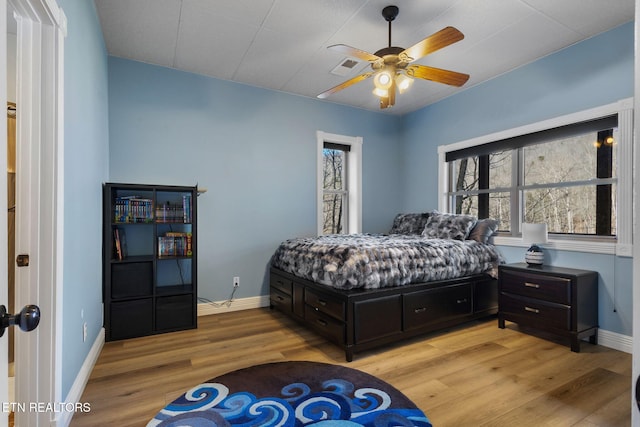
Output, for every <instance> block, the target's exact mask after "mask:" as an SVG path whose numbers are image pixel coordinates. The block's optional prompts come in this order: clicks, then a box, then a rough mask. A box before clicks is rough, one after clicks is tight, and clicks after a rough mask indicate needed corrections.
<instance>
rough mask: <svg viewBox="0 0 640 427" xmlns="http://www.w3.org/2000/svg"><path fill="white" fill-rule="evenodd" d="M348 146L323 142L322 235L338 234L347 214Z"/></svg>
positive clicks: (346, 222)
mask: <svg viewBox="0 0 640 427" xmlns="http://www.w3.org/2000/svg"><path fill="white" fill-rule="evenodd" d="M349 148H350V147H349V146H348V145H342V144H332V143H328V142H325V144H324V149H323V150H322V165H323V168H322V191H323V194H322V216H323V219H322V233H323V234H340V233H343V232H344V231H345V229H346V227H345V226H346V225H347V224H348V221H347V220H346V218H348V213H349V209H348V208H349V189H348V186H347V166H348V164H347V156H348V154H349Z"/></svg>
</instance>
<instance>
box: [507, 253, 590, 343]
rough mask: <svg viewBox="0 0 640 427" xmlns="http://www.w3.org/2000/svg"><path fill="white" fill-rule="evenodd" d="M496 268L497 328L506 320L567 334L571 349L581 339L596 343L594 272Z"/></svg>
mask: <svg viewBox="0 0 640 427" xmlns="http://www.w3.org/2000/svg"><path fill="white" fill-rule="evenodd" d="M498 271H499V273H498V305H499V307H498V327H500V328H502V329H504V327H505V320H508V321H511V322H515V323H517V324H519V325H522V326H527V327H530V328H533V329H538V330H540V331H545V332H549V333H552V334H554V335H558V336H563V337H568V338H570V340H571V351H574V352H580V340H581V339H582V338H585V337H589V342H591V343H592V344H597V333H598V273H597V272H595V271H589V270H578V269H573V268H563V267H555V266H550V265H536V266H530V265H528V264H525V263H518V264H506V265H501V266H500V267H499V270H498Z"/></svg>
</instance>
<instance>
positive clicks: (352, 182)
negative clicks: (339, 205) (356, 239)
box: [316, 130, 362, 236]
mask: <svg viewBox="0 0 640 427" xmlns="http://www.w3.org/2000/svg"><path fill="white" fill-rule="evenodd" d="M316 139H317V153H316V158H317V175H316V189H317V196H316V212H317V219H316V222H317V232H318V236H321V235H322V193H323V191H322V190H323V189H322V172H323V170H322V169H323V163H322V150H324V143H325V142H333V143H335V144H343V145H348V146H349V147H350V151H349V155H348V156H347V187H348V188H347V190H348V191H349V200H348V206H349V215H348V219H347V233H362V137H361V136H345V135H337V134H333V133H327V132H323V131H320V130H319V131H317V132H316Z"/></svg>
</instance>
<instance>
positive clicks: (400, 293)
mask: <svg viewBox="0 0 640 427" xmlns="http://www.w3.org/2000/svg"><path fill="white" fill-rule="evenodd" d="M270 300H271V308H274V309H278V310H279V311H281V312H283V313H285V314H286V315H288V316H290V317H292V318H294V319H296V320H298V321H300V322H302V323H303V324H305V325H306V326H308V327H310V328H311V329H313V330H314V331H316V332H317V333H319V334H320V335H322V336H324V337H326V338H327V339H329V340H330V341H332V342H334V343H335V344H337V345H339V346H341V347H342V348H343V349H344V351H345V356H346V359H347V361H349V362H350V361H351V360H353V355H354V353H356V352H360V351H363V350H367V349H371V348H374V347H378V346H381V345H385V344H389V343H392V342H395V341H399V340H402V339H406V338H409V337H412V336H415V335H419V334H424V333H427V332H432V331H435V330H438V329H442V328H447V327H450V326H454V325H457V324H460V323H464V322H467V321H470V320H474V319H478V318H481V317H485V316H489V315H493V314H496V313H497V312H498V287H497V280H496V279H493V278H492V277H490V276H488V275H486V274H482V275H476V276H469V277H464V278H459V279H452V280H445V281H437V282H429V283H419V284H413V285H407V286H402V287H393V288H382V289H370V290H349V291H345V290H340V289H334V288H330V287H328V286H324V285H320V284H317V283H313V282H311V281H308V280H305V279H300V278H298V277H295V276H293V275H291V274H289V273H285V272H283V271H281V270H278V269H276V268H271V272H270Z"/></svg>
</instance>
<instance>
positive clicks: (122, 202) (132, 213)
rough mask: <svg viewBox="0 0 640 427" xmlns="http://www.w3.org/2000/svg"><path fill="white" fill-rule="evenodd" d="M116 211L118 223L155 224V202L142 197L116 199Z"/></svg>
mask: <svg viewBox="0 0 640 427" xmlns="http://www.w3.org/2000/svg"><path fill="white" fill-rule="evenodd" d="M114 210H115V212H114V222H116V223H140V222H142V223H144V222H153V200H151V199H148V198H144V197H142V196H121V197H116V200H115V203H114Z"/></svg>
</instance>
